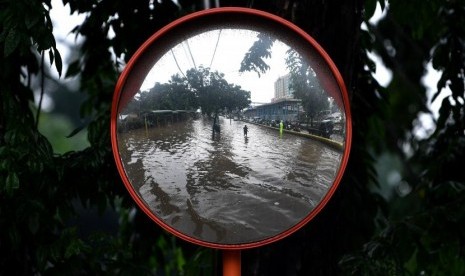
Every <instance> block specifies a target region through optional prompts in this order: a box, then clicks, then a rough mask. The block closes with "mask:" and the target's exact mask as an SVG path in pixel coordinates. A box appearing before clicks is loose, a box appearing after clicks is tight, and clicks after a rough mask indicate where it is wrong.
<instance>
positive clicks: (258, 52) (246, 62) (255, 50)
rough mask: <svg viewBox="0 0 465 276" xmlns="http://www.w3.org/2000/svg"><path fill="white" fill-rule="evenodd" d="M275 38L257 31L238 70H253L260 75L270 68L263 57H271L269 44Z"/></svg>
mask: <svg viewBox="0 0 465 276" xmlns="http://www.w3.org/2000/svg"><path fill="white" fill-rule="evenodd" d="M275 40H276V39H275V38H273V37H271V36H270V35H268V34H266V33H259V34H258V35H257V40H256V41H255V42H254V44H253V45H252V46H251V47H250V49H249V51H248V52H247V53H246V54H245V56H244V59H243V60H242V62H241V68H240V69H239V72H245V71H255V72H257V74H258V77H260V73H262V74H264V73H266V71H268V70H269V69H270V66H269V65H268V64H266V63H265V61H264V60H263V59H265V58H270V57H271V46H273V43H274V41H275Z"/></svg>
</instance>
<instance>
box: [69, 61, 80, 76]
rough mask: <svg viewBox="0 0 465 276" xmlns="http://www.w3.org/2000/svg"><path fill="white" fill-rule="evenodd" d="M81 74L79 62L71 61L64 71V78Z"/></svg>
mask: <svg viewBox="0 0 465 276" xmlns="http://www.w3.org/2000/svg"><path fill="white" fill-rule="evenodd" d="M80 72H81V62H80V61H79V60H76V61H73V62H72V63H71V64H70V65H69V66H68V70H66V74H65V78H68V77H73V76H76V75H77V74H79V73H80Z"/></svg>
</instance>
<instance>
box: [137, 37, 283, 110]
mask: <svg viewBox="0 0 465 276" xmlns="http://www.w3.org/2000/svg"><path fill="white" fill-rule="evenodd" d="M257 34H258V33H257V32H253V31H249V30H232V29H223V30H222V31H221V33H220V31H219V30H214V31H209V32H205V33H203V34H200V35H197V36H195V37H193V38H190V39H188V40H187V42H183V43H180V44H178V45H176V46H175V47H174V48H173V49H172V51H169V52H167V53H166V54H165V55H164V56H163V57H162V58H161V59H160V60H159V61H158V62H157V63H156V64H155V66H154V67H153V68H152V70H151V71H150V72H149V74H148V76H147V78H146V80H145V81H144V83H143V84H142V86H141V90H142V91H144V90H148V89H150V88H151V87H153V85H154V83H155V82H161V83H164V82H167V81H168V80H169V79H170V78H171V76H172V75H174V74H179V75H181V76H182V74H181V73H180V69H181V70H182V71H183V73H184V74H185V73H186V71H187V70H188V69H190V68H193V67H194V62H195V66H197V67H199V66H203V67H211V69H212V70H213V71H219V72H220V73H224V74H225V79H226V80H227V81H228V82H229V83H233V84H236V85H240V86H241V87H242V89H244V90H247V91H250V92H251V100H252V102H263V103H265V102H270V101H271V98H273V97H274V82H275V81H276V79H278V78H279V77H281V76H284V75H286V74H287V73H288V72H289V71H288V70H287V68H286V63H285V57H286V51H287V49H289V47H288V46H287V45H285V44H284V43H282V42H278V41H276V42H275V43H274V44H273V47H272V48H271V58H270V59H267V60H266V63H267V64H268V65H269V66H270V70H268V71H267V73H266V74H261V76H260V78H259V77H258V74H257V73H256V72H244V73H239V68H240V64H241V61H242V59H243V58H244V55H245V53H246V52H247V51H248V50H249V49H250V47H251V46H252V44H253V43H254V42H255V41H256V40H257ZM217 42H218V46H217V47H216V45H217ZM215 47H216V52H215ZM190 53H192V57H191V55H190ZM173 55H174V56H173ZM175 59H176V61H177V62H178V64H179V68H178V66H177V65H176V61H175ZM210 64H211V66H210Z"/></svg>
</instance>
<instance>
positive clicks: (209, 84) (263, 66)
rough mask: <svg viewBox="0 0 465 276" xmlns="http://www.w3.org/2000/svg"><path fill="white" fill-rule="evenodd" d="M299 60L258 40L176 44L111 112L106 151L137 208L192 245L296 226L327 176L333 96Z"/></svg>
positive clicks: (264, 38) (201, 39)
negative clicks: (116, 160) (113, 136)
mask: <svg viewBox="0 0 465 276" xmlns="http://www.w3.org/2000/svg"><path fill="white" fill-rule="evenodd" d="M318 74H319V71H318V70H316V69H315V68H314V67H312V63H311V61H310V60H308V58H307V59H306V58H304V55H301V54H299V50H298V49H295V48H292V47H290V46H289V45H287V44H286V43H285V42H283V41H281V40H280V39H278V38H276V37H273V36H272V34H270V33H266V32H255V31H251V30H247V29H216V30H208V31H205V32H203V33H200V34H197V35H195V36H192V37H189V38H185V39H183V40H181V41H178V42H177V43H176V44H175V45H173V47H172V48H170V49H169V50H168V51H167V52H166V53H165V54H164V55H163V56H162V57H161V58H159V59H158V60H156V61H154V66H153V68H152V69H151V70H150V72H149V73H148V74H147V76H146V77H145V79H144V82H143V84H142V85H141V87H140V89H139V91H138V92H137V93H136V94H135V95H130V97H131V100H130V101H129V102H126V103H120V105H122V106H120V107H119V114H118V126H117V130H118V134H117V135H118V138H117V139H118V147H119V152H120V158H121V161H122V163H123V166H124V169H125V171H126V175H127V177H128V179H129V181H130V182H131V184H132V185H133V187H134V190H135V191H136V192H137V193H138V194H139V196H140V197H141V199H142V200H143V201H144V203H145V204H146V205H147V206H148V208H149V209H150V210H151V211H152V212H153V213H154V214H155V215H156V216H157V217H158V218H159V219H160V220H161V221H163V222H164V223H166V224H167V225H168V226H170V227H172V228H174V229H176V230H177V231H179V232H181V233H183V234H184V235H187V236H189V237H193V238H194V239H198V240H202V241H206V242H211V243H220V244H243V243H250V242H256V241H260V240H263V239H267V238H270V237H273V236H276V235H278V234H280V233H282V232H283V231H286V230H287V229H289V228H291V227H293V226H294V225H296V224H297V223H299V222H300V221H302V220H303V219H304V218H305V217H306V216H308V215H309V214H310V212H311V211H312V210H313V209H314V208H315V207H316V206H317V205H318V204H319V203H320V201H321V200H322V199H323V197H324V196H325V195H326V193H327V192H328V190H329V189H330V187H331V185H332V184H333V182H334V179H335V177H336V175H337V173H338V170H339V167H340V164H341V158H342V155H343V147H344V146H343V145H344V140H345V112H344V109H343V105H342V103H341V102H342V100H341V96H340V95H336V96H334V95H331V93H329V92H328V91H326V90H325V89H324V88H323V87H324V85H322V83H321V81H320V79H321V78H320V76H319V75H318Z"/></svg>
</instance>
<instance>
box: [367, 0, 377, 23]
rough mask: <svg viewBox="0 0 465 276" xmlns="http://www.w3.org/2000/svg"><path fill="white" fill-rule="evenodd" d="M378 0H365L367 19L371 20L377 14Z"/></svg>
mask: <svg viewBox="0 0 465 276" xmlns="http://www.w3.org/2000/svg"><path fill="white" fill-rule="evenodd" d="M377 2H378V1H377V0H367V1H365V20H369V19H370V18H371V17H372V16H373V14H375V11H376V3H377Z"/></svg>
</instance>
